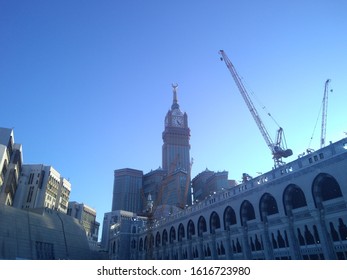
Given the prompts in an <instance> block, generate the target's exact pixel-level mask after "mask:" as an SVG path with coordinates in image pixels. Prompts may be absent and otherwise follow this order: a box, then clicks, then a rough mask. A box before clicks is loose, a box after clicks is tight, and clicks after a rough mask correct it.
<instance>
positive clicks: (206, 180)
mask: <svg viewBox="0 0 347 280" xmlns="http://www.w3.org/2000/svg"><path fill="white" fill-rule="evenodd" d="M236 184H237V182H236V181H235V180H229V179H228V172H227V171H222V172H214V171H210V170H208V169H207V168H206V170H205V171H203V172H201V173H200V174H198V175H197V176H195V177H194V178H193V180H192V189H193V193H194V200H195V202H196V203H197V202H199V201H202V200H204V199H207V198H208V197H209V196H211V195H213V194H215V193H217V192H220V191H223V190H226V189H228V188H231V187H233V186H235V185H236Z"/></svg>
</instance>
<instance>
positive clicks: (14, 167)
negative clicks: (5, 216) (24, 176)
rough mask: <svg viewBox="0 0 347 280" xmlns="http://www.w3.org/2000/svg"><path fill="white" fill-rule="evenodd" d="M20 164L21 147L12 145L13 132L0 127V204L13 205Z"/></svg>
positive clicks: (21, 159)
mask: <svg viewBox="0 0 347 280" xmlns="http://www.w3.org/2000/svg"><path fill="white" fill-rule="evenodd" d="M22 162H23V158H22V146H21V145H20V144H15V143H14V133H13V130H12V129H9V128H1V127H0V204H5V205H9V206H11V205H12V204H13V200H14V197H15V194H16V191H17V185H18V178H19V174H20V172H21V166H22Z"/></svg>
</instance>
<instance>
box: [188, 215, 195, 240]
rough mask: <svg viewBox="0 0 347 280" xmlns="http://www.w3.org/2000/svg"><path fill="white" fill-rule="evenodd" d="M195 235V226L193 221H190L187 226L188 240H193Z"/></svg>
mask: <svg viewBox="0 0 347 280" xmlns="http://www.w3.org/2000/svg"><path fill="white" fill-rule="evenodd" d="M193 235H195V225H194V222H193V221H192V220H189V222H188V225H187V238H188V240H191V239H192V236H193Z"/></svg>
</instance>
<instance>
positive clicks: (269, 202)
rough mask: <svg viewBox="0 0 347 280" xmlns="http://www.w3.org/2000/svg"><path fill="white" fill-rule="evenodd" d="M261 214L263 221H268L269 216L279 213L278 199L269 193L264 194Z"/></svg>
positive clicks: (261, 202)
mask: <svg viewBox="0 0 347 280" xmlns="http://www.w3.org/2000/svg"><path fill="white" fill-rule="evenodd" d="M259 213H260V218H261V220H262V221H266V220H267V216H270V215H274V214H277V213H278V206H277V202H276V199H275V198H274V197H273V195H271V194H269V193H264V194H263V195H262V197H261V198H260V201H259Z"/></svg>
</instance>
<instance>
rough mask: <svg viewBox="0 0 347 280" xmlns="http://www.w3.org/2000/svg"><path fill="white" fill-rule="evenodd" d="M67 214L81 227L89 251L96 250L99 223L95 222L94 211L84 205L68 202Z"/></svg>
mask: <svg viewBox="0 0 347 280" xmlns="http://www.w3.org/2000/svg"><path fill="white" fill-rule="evenodd" d="M67 214H68V215H69V216H71V217H74V218H75V219H77V220H79V222H80V223H81V225H82V226H83V228H84V230H85V232H86V236H87V239H88V242H89V246H90V248H91V249H96V248H97V243H98V235H99V227H100V223H98V222H97V221H96V210H95V209H93V208H91V207H90V206H88V205H86V204H84V203H78V202H76V201H71V202H69V206H68V210H67Z"/></svg>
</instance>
